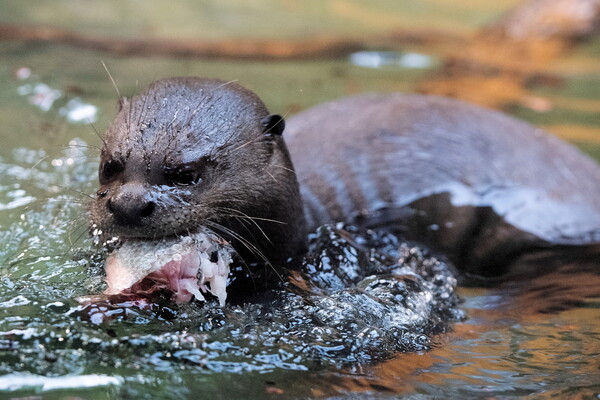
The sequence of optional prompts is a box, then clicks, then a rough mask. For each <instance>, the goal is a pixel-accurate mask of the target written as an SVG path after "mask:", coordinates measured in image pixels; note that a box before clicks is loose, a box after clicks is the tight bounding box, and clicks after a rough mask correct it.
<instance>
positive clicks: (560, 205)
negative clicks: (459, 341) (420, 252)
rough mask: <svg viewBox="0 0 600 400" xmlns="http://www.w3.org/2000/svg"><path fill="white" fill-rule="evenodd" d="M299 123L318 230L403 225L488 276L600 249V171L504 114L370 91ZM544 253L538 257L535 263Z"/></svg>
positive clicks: (406, 232)
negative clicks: (339, 225) (334, 226)
mask: <svg viewBox="0 0 600 400" xmlns="http://www.w3.org/2000/svg"><path fill="white" fill-rule="evenodd" d="M287 126H288V128H287V129H286V133H285V137H286V142H287V144H288V148H289V149H290V153H291V154H292V160H293V162H294V166H295V168H296V172H297V177H298V180H299V181H300V186H301V193H302V196H303V199H304V204H305V215H306V216H307V220H308V226H309V229H314V228H315V227H316V226H319V225H322V224H325V223H331V222H335V221H346V222H350V223H353V224H357V225H359V226H363V227H366V228H379V229H386V230H391V231H393V232H396V233H400V234H402V235H403V236H404V237H408V238H409V239H414V240H417V241H419V242H426V243H427V244H429V245H431V246H432V247H434V248H435V249H438V250H440V251H441V252H443V253H445V254H446V255H448V256H449V257H450V258H451V259H452V260H453V261H454V262H455V264H456V265H457V266H458V267H459V269H461V270H462V271H464V272H468V273H473V274H475V275H484V276H500V275H503V274H506V273H507V272H513V273H516V274H519V273H528V272H530V271H529V270H530V269H532V268H533V269H534V270H538V269H539V268H540V267H542V268H544V267H548V266H547V265H546V266H545V265H543V264H547V263H548V261H549V260H551V259H552V258H553V257H554V255H555V254H561V253H562V254H565V253H566V254H575V258H577V257H583V256H584V254H585V253H586V251H587V250H589V248H591V249H592V250H594V251H593V252H594V253H595V254H597V253H598V252H597V249H598V248H600V246H595V245H594V243H598V242H600V167H599V166H598V165H597V164H596V163H595V162H594V161H592V160H591V159H589V158H588V157H586V156H584V155H583V154H582V153H581V152H580V151H579V150H578V149H576V148H575V147H574V146H572V145H569V144H567V143H565V142H563V141H561V140H559V139H557V138H555V137H553V136H551V135H549V134H547V133H545V132H544V131H542V130H541V129H538V128H535V127H533V126H531V125H529V124H527V123H524V122H521V121H518V120H516V119H514V118H511V117H508V116H506V115H504V114H501V113H499V112H495V111H491V110H487V109H483V108H480V107H476V106H473V105H470V104H467V103H464V102H461V101H456V100H451V99H446V98H440V97H435V96H423V95H415V94H410V95H403V94H366V95H360V96H356V97H351V98H346V99H342V100H338V101H334V102H331V103H327V104H324V105H320V106H317V107H314V108H312V109H310V110H307V111H305V112H303V113H300V114H298V115H296V116H294V117H292V118H291V119H290V120H289V121H288V125H287ZM572 245H587V249H585V250H584V249H583V248H572V247H571V246H572ZM555 250H557V251H555ZM538 254H539V255H540V259H539V260H537V262H535V260H536V255H538ZM525 259H526V260H527V262H522V261H523V260H525ZM532 259H533V260H534V264H538V265H533V266H532V265H528V266H527V265H525V264H527V263H530V261H531V260H532ZM519 263H521V264H523V265H519V267H518V268H516V270H515V268H512V270H511V267H514V266H515V265H516V264H519ZM539 264H542V265H539ZM538 272H539V270H538Z"/></svg>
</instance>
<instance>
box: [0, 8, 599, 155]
mask: <svg viewBox="0 0 600 400" xmlns="http://www.w3.org/2000/svg"><path fill="white" fill-rule="evenodd" d="M536 3H539V4H536ZM580 3H581V4H580ZM531 4H533V6H531V7H530V8H531V9H532V10H527V9H525V10H524V11H523V10H522V8H526V7H523V5H526V6H527V5H531ZM519 6H521V9H519ZM582 7H583V9H582ZM585 7H587V9H586V8H585ZM515 9H516V10H517V11H518V12H517V13H516V14H517V15H514V14H515V12H514V10H515ZM598 9H600V6H599V5H598V1H597V0H596V1H594V0H573V1H565V0H562V1H560V0H553V1H551V0H545V1H538V2H535V1H524V0H499V1H495V2H481V1H477V0H463V1H458V2H457V1H451V0H419V1H397V0H374V1H361V0H328V1H323V0H303V1H300V0H251V1H250V0H232V1H227V2H223V1H217V0H181V1H178V2H171V1H155V2H153V3H152V6H150V5H149V4H148V3H147V2H143V1H141V0H140V1H136V0H126V1H121V0H108V1H80V0H56V1H45V0H31V1H28V2H14V1H8V0H7V1H4V0H3V1H0V58H1V60H2V62H1V63H0V77H1V79H0V93H1V94H0V122H1V123H0V132H1V134H2V139H3V143H4V144H5V146H3V148H2V149H0V154H2V152H4V154H6V151H8V150H9V149H10V148H12V147H15V146H19V145H21V144H22V142H21V140H23V136H24V135H23V133H24V132H27V135H26V138H27V143H28V144H29V146H33V147H35V145H34V144H35V143H37V146H40V147H45V146H47V145H51V144H52V145H56V144H64V143H66V142H67V141H68V138H71V137H76V136H77V137H84V138H85V139H86V140H88V139H89V140H92V141H94V140H95V139H93V138H92V137H91V136H90V133H91V132H90V131H91V128H90V126H89V124H88V118H87V116H88V114H87V113H92V112H93V111H92V109H91V108H87V111H86V109H80V108H77V106H81V104H79V102H80V103H82V104H90V105H92V106H93V107H95V108H96V113H94V114H93V119H92V120H93V121H95V122H96V127H97V129H98V130H99V131H102V130H103V129H104V127H105V126H106V124H107V123H108V121H109V120H110V118H111V116H112V115H113V112H114V110H115V106H114V103H115V99H116V93H115V89H114V87H113V85H112V83H111V82H110V79H109V77H108V75H107V73H106V71H105V69H104V67H103V66H102V62H104V63H105V64H106V66H107V68H108V69H109V70H110V72H111V74H112V75H113V77H114V79H115V81H116V83H117V85H118V88H119V90H120V92H121V93H122V94H123V95H127V96H131V95H132V94H133V93H135V92H136V91H137V90H139V89H141V88H143V87H145V86H146V85H147V84H149V83H150V82H151V81H153V80H155V79H160V78H163V77H168V76H181V75H194V76H208V77H216V78H220V79H223V80H226V81H228V80H236V81H238V82H239V83H241V84H242V85H245V86H247V87H249V88H250V89H252V90H254V91H256V92H257V93H258V94H259V96H260V97H261V98H262V99H263V100H264V101H265V102H266V103H267V105H268V107H269V108H270V110H271V111H272V112H276V113H281V114H287V115H289V114H292V113H295V112H298V111H299V110H301V109H304V108H306V107H309V106H311V105H314V104H317V103H320V102H323V101H326V100H329V99H333V98H337V97H341V96H346V95H352V94H356V93H361V92H365V91H405V92H426V93H434V94H442V95H449V96H454V97H460V98H464V99H466V100H469V101H473V102H476V103H479V104H482V105H485V106H489V107H495V108H502V109H504V110H507V111H508V112H510V113H512V114H514V115H516V116H518V117H521V118H524V119H526V120H528V121H531V122H532V123H534V124H536V125H540V126H542V127H544V128H546V129H547V130H549V131H550V132H553V133H555V134H557V135H559V136H562V137H564V138H566V139H568V140H571V141H573V142H575V143H576V144H578V145H580V146H581V147H583V148H584V150H586V151H587V152H589V153H591V154H593V155H595V156H600V89H599V88H600V38H598V37H597V35H594V33H595V32H597V29H595V28H597V25H598V23H597V21H598V15H597V14H598V13H599V12H598ZM511 11H512V12H513V15H511V14H510V12H511ZM507 13H508V18H507ZM519 13H520V14H519ZM582 13H583V14H584V15H581V14H582ZM533 16H535V17H533ZM569 18H571V19H569ZM565 21H566V22H565ZM585 24H588V25H589V26H587V25H585ZM515 25H516V27H515ZM548 25H550V29H544V26H548ZM498 27H500V28H498ZM519 29H520V31H519ZM499 32H500V33H499ZM507 32H508V33H507ZM555 39H558V40H555ZM532 43H534V44H535V45H532ZM557 43H558V44H557ZM38 84H43V85H45V86H40V87H36V85H38ZM28 85H29V86H28ZM32 97H33V98H36V99H34V100H32ZM74 99H75V100H76V101H75V102H73V100H74ZM35 102H38V103H39V102H43V107H40V105H39V104H38V105H37V106H35V105H34V106H33V107H32V106H31V103H35ZM69 102H71V103H69ZM73 108H75V111H74V112H72V109H73ZM61 110H62V111H61ZM69 112H71V114H70V115H71V118H69V117H68V115H69ZM61 113H62V117H61ZM76 119H78V120H77V121H76ZM65 121H66V122H65Z"/></svg>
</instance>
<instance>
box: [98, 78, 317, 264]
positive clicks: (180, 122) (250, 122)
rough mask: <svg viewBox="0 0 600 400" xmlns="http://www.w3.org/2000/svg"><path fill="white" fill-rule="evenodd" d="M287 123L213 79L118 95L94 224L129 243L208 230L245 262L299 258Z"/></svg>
mask: <svg viewBox="0 0 600 400" xmlns="http://www.w3.org/2000/svg"><path fill="white" fill-rule="evenodd" d="M283 127H284V121H283V119H282V118H281V117H279V116H277V115H269V113H268V111H267V109H266V107H265V105H264V104H263V103H262V101H261V100H260V99H259V98H258V97H257V96H256V95H255V94H254V93H252V92H251V91H249V90H247V89H244V88H243V87H241V86H239V85H237V84H234V83H226V82H222V81H218V80H210V79H198V78H174V79H166V80H161V81H158V82H155V83H154V84H152V85H151V86H150V87H149V88H148V89H147V90H146V91H145V92H143V93H141V94H138V95H136V96H134V97H133V98H132V99H131V100H127V99H123V100H121V102H120V110H119V112H118V114H117V116H116V118H115V120H114V121H113V123H112V124H111V125H110V127H109V128H108V130H107V131H106V133H105V136H104V141H103V142H104V145H103V148H102V152H101V156H100V168H99V180H100V188H99V190H98V192H97V196H96V198H95V200H94V201H93V204H92V205H91V212H90V214H91V221H92V229H93V230H94V231H96V232H97V233H100V234H101V235H102V236H103V237H104V238H107V237H113V236H116V237H119V238H120V239H121V240H125V241H127V240H155V239H160V238H165V237H172V236H186V235H190V234H193V233H195V232H196V231H197V230H198V229H200V228H201V227H208V228H210V229H211V230H213V231H214V232H216V233H217V234H219V235H220V236H222V237H224V238H225V239H227V240H229V241H231V242H232V244H233V245H234V247H235V248H236V250H237V251H238V252H239V253H240V255H241V256H242V257H244V258H245V259H247V260H248V258H250V259H251V260H259V259H260V258H262V257H263V256H264V257H266V259H268V261H270V262H271V263H272V264H274V265H278V264H279V265H281V264H282V263H284V262H286V261H288V260H289V259H290V258H298V257H299V255H300V254H302V252H303V251H304V248H305V222H304V217H303V214H302V204H301V200H300V194H299V190H298V183H297V181H296V177H295V174H294V171H293V166H292V164H291V161H290V157H289V153H288V151H287V148H286V146H285V143H284V142H283V139H282V136H281V134H282V132H283Z"/></svg>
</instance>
